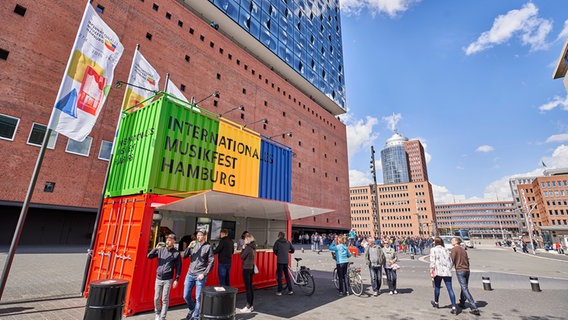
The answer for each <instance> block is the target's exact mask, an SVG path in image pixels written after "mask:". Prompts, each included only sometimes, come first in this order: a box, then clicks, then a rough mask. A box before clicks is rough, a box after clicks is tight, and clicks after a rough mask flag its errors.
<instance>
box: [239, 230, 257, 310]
mask: <svg viewBox="0 0 568 320" xmlns="http://www.w3.org/2000/svg"><path fill="white" fill-rule="evenodd" d="M244 240H245V241H244V244H243V250H242V251H241V261H242V262H243V265H242V268H243V281H244V283H245V290H246V295H247V305H246V306H245V307H244V308H243V309H241V312H247V313H248V312H253V311H254V307H253V303H254V290H253V286H252V277H253V275H254V266H255V261H256V243H255V241H254V237H253V236H252V234H250V233H247V235H246V236H245V239H244Z"/></svg>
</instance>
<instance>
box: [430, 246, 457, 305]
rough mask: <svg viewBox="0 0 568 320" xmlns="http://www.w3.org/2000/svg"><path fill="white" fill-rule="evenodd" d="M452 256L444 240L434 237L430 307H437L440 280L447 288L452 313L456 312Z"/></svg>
mask: <svg viewBox="0 0 568 320" xmlns="http://www.w3.org/2000/svg"><path fill="white" fill-rule="evenodd" d="M452 267H453V263H452V257H451V256H450V252H449V251H448V249H446V248H445V247H444V240H442V238H440V237H436V238H434V248H432V250H430V275H431V276H432V278H433V279H434V300H433V301H431V303H432V307H434V308H439V304H438V301H439V298H440V288H441V287H442V281H444V285H445V286H446V289H447V290H448V294H449V296H450V301H451V303H452V311H451V313H452V314H457V310H456V296H455V294H454V289H452Z"/></svg>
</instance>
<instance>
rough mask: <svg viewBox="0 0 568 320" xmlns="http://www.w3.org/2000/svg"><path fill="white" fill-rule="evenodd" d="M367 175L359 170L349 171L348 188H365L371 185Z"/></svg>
mask: <svg viewBox="0 0 568 320" xmlns="http://www.w3.org/2000/svg"><path fill="white" fill-rule="evenodd" d="M369 176H370V175H369V174H367V173H365V172H361V171H359V170H349V187H360V186H367V185H370V184H372V183H373V181H372V180H371V179H370V178H369Z"/></svg>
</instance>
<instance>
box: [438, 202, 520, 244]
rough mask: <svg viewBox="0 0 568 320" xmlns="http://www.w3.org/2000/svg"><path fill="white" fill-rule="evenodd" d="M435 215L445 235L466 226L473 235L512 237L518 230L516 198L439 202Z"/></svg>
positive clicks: (439, 228)
mask: <svg viewBox="0 0 568 320" xmlns="http://www.w3.org/2000/svg"><path fill="white" fill-rule="evenodd" d="M436 219H437V221H438V231H440V234H446V235H453V234H454V232H455V231H457V230H460V229H466V230H469V235H470V237H477V238H495V239H513V237H514V236H517V235H518V231H519V226H518V221H517V213H516V207H515V204H514V202H513V201H488V202H462V203H445V204H436Z"/></svg>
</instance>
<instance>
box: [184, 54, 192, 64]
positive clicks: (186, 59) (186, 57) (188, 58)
mask: <svg viewBox="0 0 568 320" xmlns="http://www.w3.org/2000/svg"><path fill="white" fill-rule="evenodd" d="M190 59H191V58H190V57H189V56H188V55H187V54H186V55H185V61H186V62H189V60H190Z"/></svg>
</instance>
